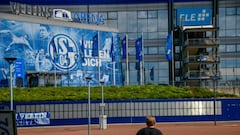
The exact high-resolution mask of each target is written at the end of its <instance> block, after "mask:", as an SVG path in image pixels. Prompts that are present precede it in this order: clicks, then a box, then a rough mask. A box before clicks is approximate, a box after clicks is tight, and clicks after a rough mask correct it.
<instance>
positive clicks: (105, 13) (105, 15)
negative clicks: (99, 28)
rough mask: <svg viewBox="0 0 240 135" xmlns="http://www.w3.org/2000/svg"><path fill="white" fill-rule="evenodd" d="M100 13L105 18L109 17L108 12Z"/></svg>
mask: <svg viewBox="0 0 240 135" xmlns="http://www.w3.org/2000/svg"><path fill="white" fill-rule="evenodd" d="M99 15H101V16H103V18H104V20H106V19H107V12H99Z"/></svg>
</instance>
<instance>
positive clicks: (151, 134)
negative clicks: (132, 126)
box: [136, 115, 163, 135]
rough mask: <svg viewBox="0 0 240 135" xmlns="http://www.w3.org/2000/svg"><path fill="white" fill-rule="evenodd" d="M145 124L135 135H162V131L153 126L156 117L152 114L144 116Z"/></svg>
mask: <svg viewBox="0 0 240 135" xmlns="http://www.w3.org/2000/svg"><path fill="white" fill-rule="evenodd" d="M146 125H147V127H144V128H142V129H140V130H139V131H138V132H137V134H136V135H163V134H162V132H161V131H160V130H159V129H157V128H156V127H155V125H156V119H155V117H154V116H152V115H149V116H147V117H146Z"/></svg>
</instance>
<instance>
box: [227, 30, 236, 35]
mask: <svg viewBox="0 0 240 135" xmlns="http://www.w3.org/2000/svg"><path fill="white" fill-rule="evenodd" d="M235 32H236V30H226V36H230V37H233V36H236V33H235Z"/></svg>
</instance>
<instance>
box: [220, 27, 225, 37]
mask: <svg viewBox="0 0 240 135" xmlns="http://www.w3.org/2000/svg"><path fill="white" fill-rule="evenodd" d="M224 36H226V31H225V29H224V30H222V29H220V30H219V37H224Z"/></svg>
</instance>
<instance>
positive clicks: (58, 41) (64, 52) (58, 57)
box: [48, 34, 79, 71]
mask: <svg viewBox="0 0 240 135" xmlns="http://www.w3.org/2000/svg"><path fill="white" fill-rule="evenodd" d="M48 48H49V53H50V57H51V59H52V62H53V63H54V64H55V65H56V67H57V68H58V69H60V70H63V71H66V70H71V69H73V68H75V67H76V65H77V62H78V60H79V49H78V46H77V44H76V43H75V41H74V40H73V39H72V38H70V37H69V36H67V35H65V34H58V35H55V36H54V37H53V38H52V39H51V41H50V43H49V47H48Z"/></svg>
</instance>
